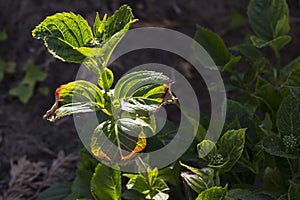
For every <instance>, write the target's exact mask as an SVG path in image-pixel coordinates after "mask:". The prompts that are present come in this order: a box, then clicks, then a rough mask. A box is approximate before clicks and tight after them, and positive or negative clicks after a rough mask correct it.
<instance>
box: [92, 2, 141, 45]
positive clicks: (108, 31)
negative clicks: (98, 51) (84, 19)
mask: <svg viewBox="0 0 300 200" xmlns="http://www.w3.org/2000/svg"><path fill="white" fill-rule="evenodd" d="M135 21H136V20H134V17H133V14H132V11H131V8H130V7H129V6H128V5H123V6H121V7H120V8H119V9H118V10H117V11H116V12H115V13H114V14H113V15H112V16H111V17H109V18H107V15H104V17H103V19H102V21H101V20H100V18H99V15H98V13H97V15H96V18H95V22H94V27H93V28H94V34H95V36H96V37H97V39H98V40H99V41H100V42H102V41H105V40H107V39H109V38H110V37H111V36H113V35H114V34H116V33H118V32H120V31H127V30H128V29H129V27H130V25H131V24H132V23H134V22H135Z"/></svg>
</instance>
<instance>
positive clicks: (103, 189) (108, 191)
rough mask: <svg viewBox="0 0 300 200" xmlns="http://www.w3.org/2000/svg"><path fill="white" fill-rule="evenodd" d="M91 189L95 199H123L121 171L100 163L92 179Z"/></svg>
mask: <svg viewBox="0 0 300 200" xmlns="http://www.w3.org/2000/svg"><path fill="white" fill-rule="evenodd" d="M91 190H92V191H93V195H94V197H95V199H105V200H120V199H121V192H122V186H121V172H120V171H119V170H116V169H113V168H110V167H108V166H106V165H104V164H101V163H99V164H98V165H97V167H96V169H95V172H94V174H93V177H92V179H91Z"/></svg>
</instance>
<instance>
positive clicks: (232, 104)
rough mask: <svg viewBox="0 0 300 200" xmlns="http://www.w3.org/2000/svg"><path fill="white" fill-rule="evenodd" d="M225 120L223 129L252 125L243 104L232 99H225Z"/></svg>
mask: <svg viewBox="0 0 300 200" xmlns="http://www.w3.org/2000/svg"><path fill="white" fill-rule="evenodd" d="M225 122H226V123H225V124H226V126H225V128H224V129H225V130H230V129H239V128H241V127H248V128H249V129H250V128H251V126H253V125H252V124H251V119H250V116H249V113H248V111H247V110H246V108H245V106H243V105H242V104H240V103H239V102H237V101H233V100H227V111H226V120H225ZM236 122H237V123H236Z"/></svg>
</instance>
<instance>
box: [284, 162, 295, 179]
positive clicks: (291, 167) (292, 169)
mask: <svg viewBox="0 0 300 200" xmlns="http://www.w3.org/2000/svg"><path fill="white" fill-rule="evenodd" d="M286 160H287V161H288V163H289V166H290V170H291V172H292V174H293V175H294V174H295V171H294V167H293V163H291V160H290V159H289V158H287V159H286Z"/></svg>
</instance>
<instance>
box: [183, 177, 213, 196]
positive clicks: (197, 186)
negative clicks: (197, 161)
mask: <svg viewBox="0 0 300 200" xmlns="http://www.w3.org/2000/svg"><path fill="white" fill-rule="evenodd" d="M181 177H182V178H183V180H184V182H185V183H186V184H187V185H188V186H189V187H190V188H192V189H193V190H194V191H195V192H197V193H198V194H200V193H201V192H203V191H204V190H206V189H208V188H209V187H208V185H206V184H205V182H204V181H203V180H202V179H201V177H200V176H198V175H197V174H190V173H187V172H182V173H181Z"/></svg>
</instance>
